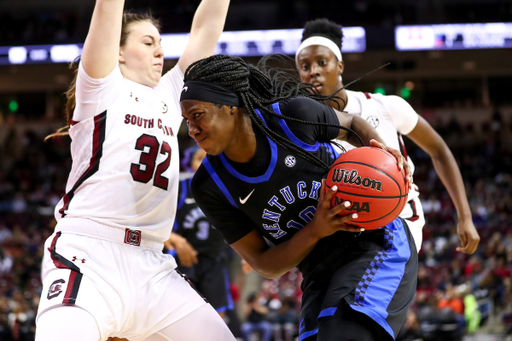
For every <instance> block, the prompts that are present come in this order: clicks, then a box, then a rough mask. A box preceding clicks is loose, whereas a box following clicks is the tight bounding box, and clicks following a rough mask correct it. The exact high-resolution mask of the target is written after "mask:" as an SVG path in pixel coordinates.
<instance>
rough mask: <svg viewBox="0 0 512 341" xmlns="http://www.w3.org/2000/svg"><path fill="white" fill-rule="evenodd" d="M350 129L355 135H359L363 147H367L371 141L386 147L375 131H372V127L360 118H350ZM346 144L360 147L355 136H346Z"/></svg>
mask: <svg viewBox="0 0 512 341" xmlns="http://www.w3.org/2000/svg"><path fill="white" fill-rule="evenodd" d="M350 129H352V130H353V131H354V132H355V133H356V134H357V135H359V137H360V138H361V139H362V140H363V142H364V145H365V146H369V145H370V140H372V139H374V140H376V141H378V142H380V143H382V144H384V145H386V143H385V142H384V140H383V139H382V138H381V137H380V135H379V134H378V133H377V131H376V130H375V129H373V128H372V126H371V125H369V124H368V122H366V121H365V120H363V119H362V118H361V117H358V116H354V117H353V118H352V125H351V127H350ZM347 142H348V143H350V144H351V145H353V146H356V147H361V143H360V142H359V139H358V138H357V137H356V136H354V134H350V135H349V136H348V139H347Z"/></svg>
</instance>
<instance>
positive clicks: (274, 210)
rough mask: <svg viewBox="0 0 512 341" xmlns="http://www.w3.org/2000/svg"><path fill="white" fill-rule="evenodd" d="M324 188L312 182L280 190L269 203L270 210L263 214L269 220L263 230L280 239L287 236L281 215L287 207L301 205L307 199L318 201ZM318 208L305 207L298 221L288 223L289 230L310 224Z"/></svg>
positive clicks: (300, 183)
mask: <svg viewBox="0 0 512 341" xmlns="http://www.w3.org/2000/svg"><path fill="white" fill-rule="evenodd" d="M321 186H322V183H321V182H318V181H312V182H311V184H309V186H308V184H306V182H305V181H299V182H298V183H297V186H294V187H290V186H286V187H283V188H281V189H280V190H279V194H277V195H274V196H272V198H271V199H270V200H269V201H268V205H269V206H268V208H264V209H263V212H262V218H263V219H264V220H268V224H262V226H263V228H264V229H265V230H266V231H268V232H269V234H270V235H271V236H272V237H274V239H279V238H281V237H283V236H284V235H286V234H287V232H286V231H285V230H283V229H282V228H281V225H280V219H281V213H280V212H283V211H285V210H286V208H287V207H289V206H291V205H294V204H299V205H300V202H301V200H304V199H306V198H309V199H314V200H315V201H318V199H319V191H320V187H321ZM315 212H316V206H311V205H310V206H307V207H305V208H304V209H303V210H302V211H301V212H300V213H299V215H298V217H297V218H296V220H294V219H291V220H289V221H288V222H286V227H287V229H288V230H289V229H296V230H300V229H302V228H303V227H304V226H305V225H306V224H308V223H309V222H310V221H311V220H312V219H313V216H314V215H315Z"/></svg>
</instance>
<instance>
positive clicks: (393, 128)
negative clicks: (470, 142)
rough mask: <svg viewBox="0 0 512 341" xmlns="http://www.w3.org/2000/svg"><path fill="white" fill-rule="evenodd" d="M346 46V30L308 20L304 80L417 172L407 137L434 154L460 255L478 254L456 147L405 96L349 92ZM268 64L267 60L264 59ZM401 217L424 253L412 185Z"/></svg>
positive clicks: (301, 67)
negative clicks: (366, 126)
mask: <svg viewBox="0 0 512 341" xmlns="http://www.w3.org/2000/svg"><path fill="white" fill-rule="evenodd" d="M341 44H342V32H341V26H339V25H337V24H335V23H334V22H331V21H329V20H327V19H317V20H312V21H309V22H307V23H306V25H305V28H304V32H303V34H302V43H301V45H300V46H299V48H298V49H297V53H296V56H295V59H296V65H297V69H298V71H299V74H300V78H301V80H302V81H303V82H306V83H310V84H313V85H314V89H315V90H316V91H318V93H320V94H321V95H324V96H328V95H331V94H334V93H336V95H337V96H338V97H340V98H341V99H337V98H335V99H333V100H330V101H328V102H327V103H328V104H329V105H330V106H332V107H333V108H335V109H337V110H342V111H345V112H347V113H349V114H351V115H355V116H358V117H361V118H363V119H364V120H366V121H367V122H369V123H370V124H371V125H372V126H373V127H374V128H375V129H376V130H377V132H378V133H379V135H380V136H382V138H383V139H384V141H385V143H386V145H388V146H390V147H392V148H395V149H399V150H400V151H401V152H402V154H403V155H404V157H405V158H407V160H408V161H409V164H410V165H411V169H412V172H413V173H414V164H413V163H412V161H411V159H410V158H409V157H408V156H407V152H406V150H405V146H404V143H403V140H402V137H401V136H402V135H406V136H408V137H409V138H410V139H411V140H412V141H413V142H414V143H416V144H417V145H418V146H419V147H420V148H421V149H423V150H424V151H425V152H426V153H427V154H428V155H430V157H431V158H432V162H433V164H434V168H435V170H436V172H437V174H438V175H439V178H440V179H441V181H442V182H443V184H444V186H445V187H446V189H447V190H448V193H449V194H450V197H451V199H452V202H453V204H454V205H455V209H456V210H457V216H458V223H457V233H458V235H459V238H460V241H461V246H460V247H458V248H457V251H460V252H465V253H468V254H472V253H473V252H475V251H476V248H477V246H478V243H479V241H480V237H479V235H478V232H477V231H476V228H475V226H474V224H473V219H472V215H471V211H470V208H469V203H468V200H467V197H466V191H465V189H464V183H463V181H462V176H461V174H460V170H459V167H458V166H457V162H456V161H455V159H454V157H453V155H452V153H451V151H450V149H449V148H448V146H447V145H446V143H445V142H444V140H443V139H442V138H441V137H440V136H439V134H437V132H436V131H435V130H434V129H433V128H432V126H431V125H430V124H429V123H428V122H427V121H426V120H425V119H424V118H422V117H421V116H419V115H418V114H417V113H416V112H415V111H414V109H413V108H412V107H411V106H410V105H409V103H407V101H405V100H404V99H402V98H401V97H398V96H383V95H381V94H369V93H363V92H357V91H350V90H347V89H344V88H343V87H344V86H343V82H342V77H341V76H342V74H343V71H344V67H345V64H344V62H343V60H342V56H341ZM263 63H265V61H262V64H263ZM340 89H341V90H340ZM342 144H343V147H345V149H347V150H348V149H352V148H353V146H351V145H349V144H347V143H342ZM400 217H402V218H404V219H406V220H407V224H408V225H409V227H410V229H411V233H412V235H413V236H414V240H415V243H416V248H417V250H418V251H419V250H420V248H421V244H422V239H423V230H422V229H423V226H424V225H425V217H424V215H423V208H422V206H421V202H420V200H419V192H418V187H417V186H416V185H414V184H413V185H412V186H411V190H410V192H409V197H408V203H407V204H406V206H405V208H404V210H403V211H402V213H401V214H400Z"/></svg>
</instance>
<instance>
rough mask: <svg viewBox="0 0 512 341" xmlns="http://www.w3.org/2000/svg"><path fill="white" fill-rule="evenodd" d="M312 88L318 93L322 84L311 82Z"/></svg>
mask: <svg viewBox="0 0 512 341" xmlns="http://www.w3.org/2000/svg"><path fill="white" fill-rule="evenodd" d="M312 84H313V87H314V88H315V89H316V91H320V90H321V89H322V87H323V84H322V83H320V82H313V83H312Z"/></svg>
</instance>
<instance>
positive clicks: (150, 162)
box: [130, 134, 171, 191]
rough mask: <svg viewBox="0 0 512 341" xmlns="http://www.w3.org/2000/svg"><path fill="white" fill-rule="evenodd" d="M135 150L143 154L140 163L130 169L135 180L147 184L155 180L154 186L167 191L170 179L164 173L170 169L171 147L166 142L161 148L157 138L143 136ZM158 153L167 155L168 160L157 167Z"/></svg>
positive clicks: (133, 164)
mask: <svg viewBox="0 0 512 341" xmlns="http://www.w3.org/2000/svg"><path fill="white" fill-rule="evenodd" d="M135 149H137V150H140V151H141V154H140V159H139V163H138V164H137V163H132V166H131V167H130V173H131V174H132V178H133V180H134V181H138V182H142V183H145V184H147V183H148V182H149V181H150V180H151V179H153V186H156V187H158V188H161V189H163V190H166V191H167V186H168V185H169V179H167V178H166V177H165V176H163V175H162V173H163V172H165V171H166V170H167V168H169V164H170V163H171V146H169V144H168V143H167V142H165V141H164V142H163V143H162V147H160V143H159V142H158V140H157V138H156V137H154V136H152V135H147V134H142V135H141V136H140V137H139V138H138V139H137V142H136V143H135ZM158 151H160V154H163V155H166V154H167V158H166V159H165V160H164V162H162V163H161V164H159V165H158V166H156V158H157V156H158ZM155 166H156V171H155ZM153 174H154V177H153Z"/></svg>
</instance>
